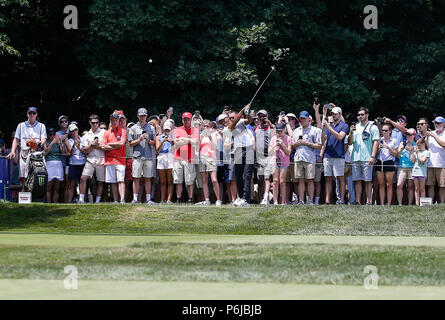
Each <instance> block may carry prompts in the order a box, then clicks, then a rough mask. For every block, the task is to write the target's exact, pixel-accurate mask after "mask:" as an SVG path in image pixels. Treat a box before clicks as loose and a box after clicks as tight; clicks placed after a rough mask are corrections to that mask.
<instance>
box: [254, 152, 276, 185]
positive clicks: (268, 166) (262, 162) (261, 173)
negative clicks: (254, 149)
mask: <svg viewBox="0 0 445 320" xmlns="http://www.w3.org/2000/svg"><path fill="white" fill-rule="evenodd" d="M272 160H273V158H272V157H268V158H258V168H257V177H258V181H264V179H269V178H270V176H271V175H272V174H273V172H274V170H275V167H276V165H275V164H274V163H273V162H272Z"/></svg>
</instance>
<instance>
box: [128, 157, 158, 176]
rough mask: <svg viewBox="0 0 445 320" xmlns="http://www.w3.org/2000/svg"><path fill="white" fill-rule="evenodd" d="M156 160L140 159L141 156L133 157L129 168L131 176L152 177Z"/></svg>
mask: <svg viewBox="0 0 445 320" xmlns="http://www.w3.org/2000/svg"><path fill="white" fill-rule="evenodd" d="M155 161H156V160H142V159H141V158H133V167H132V169H131V176H132V177H133V178H136V179H139V178H142V177H144V178H153V176H154V170H153V168H154V165H155Z"/></svg>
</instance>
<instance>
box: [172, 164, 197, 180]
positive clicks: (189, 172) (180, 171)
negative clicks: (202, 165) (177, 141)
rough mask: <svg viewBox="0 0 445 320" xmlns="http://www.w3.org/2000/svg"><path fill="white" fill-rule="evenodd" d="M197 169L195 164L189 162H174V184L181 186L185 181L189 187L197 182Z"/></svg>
mask: <svg viewBox="0 0 445 320" xmlns="http://www.w3.org/2000/svg"><path fill="white" fill-rule="evenodd" d="M195 178H196V168H195V164H194V163H190V162H188V161H187V160H177V159H174V160H173V183H174V184H180V183H183V182H184V181H185V184H186V185H187V186H191V185H192V184H193V182H195Z"/></svg>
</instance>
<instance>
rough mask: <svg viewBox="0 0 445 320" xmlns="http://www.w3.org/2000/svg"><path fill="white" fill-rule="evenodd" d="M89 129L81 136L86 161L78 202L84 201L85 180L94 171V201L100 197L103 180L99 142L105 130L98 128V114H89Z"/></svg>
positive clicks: (103, 157) (103, 155)
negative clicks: (95, 192) (95, 188)
mask: <svg viewBox="0 0 445 320" xmlns="http://www.w3.org/2000/svg"><path fill="white" fill-rule="evenodd" d="M89 119H90V126H91V129H90V131H88V132H87V133H86V134H85V135H84V136H83V137H82V146H83V153H84V154H85V155H86V163H85V167H84V168H83V172H82V176H81V177H80V194H79V203H84V202H85V194H86V191H87V181H88V179H89V178H92V177H93V175H94V173H96V179H97V195H96V203H100V201H101V199H102V191H103V187H104V182H105V165H104V162H105V153H104V152H103V150H102V147H101V143H102V140H103V138H104V133H105V130H102V129H100V128H99V116H98V115H97V114H92V115H90V118H89Z"/></svg>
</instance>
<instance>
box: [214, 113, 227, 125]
mask: <svg viewBox="0 0 445 320" xmlns="http://www.w3.org/2000/svg"><path fill="white" fill-rule="evenodd" d="M225 118H227V114H225V113H223V114H220V115H219V116H218V118H216V122H217V123H219V122H220V121H221V120H224V119H225Z"/></svg>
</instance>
